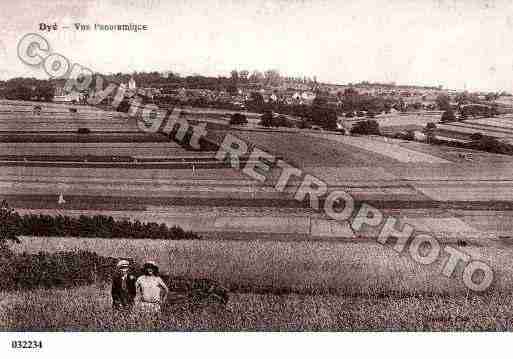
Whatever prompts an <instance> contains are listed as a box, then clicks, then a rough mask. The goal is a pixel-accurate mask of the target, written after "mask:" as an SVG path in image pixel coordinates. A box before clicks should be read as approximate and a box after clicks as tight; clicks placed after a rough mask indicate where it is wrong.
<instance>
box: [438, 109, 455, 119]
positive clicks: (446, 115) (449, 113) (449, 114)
mask: <svg viewBox="0 0 513 359" xmlns="http://www.w3.org/2000/svg"><path fill="white" fill-rule="evenodd" d="M452 121H456V116H454V112H453V111H452V110H451V109H449V110H446V111H444V113H442V118H441V119H440V122H452Z"/></svg>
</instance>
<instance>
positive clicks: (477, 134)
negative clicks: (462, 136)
mask: <svg viewBox="0 0 513 359" xmlns="http://www.w3.org/2000/svg"><path fill="white" fill-rule="evenodd" d="M483 137H484V135H483V134H482V133H481V132H475V133H473V134H471V135H470V139H471V140H472V141H481V140H482V139H483Z"/></svg>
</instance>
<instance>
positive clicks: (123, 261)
mask: <svg viewBox="0 0 513 359" xmlns="http://www.w3.org/2000/svg"><path fill="white" fill-rule="evenodd" d="M116 267H118V268H128V267H130V262H129V261H127V260H126V259H121V260H120V261H119V262H118V264H116Z"/></svg>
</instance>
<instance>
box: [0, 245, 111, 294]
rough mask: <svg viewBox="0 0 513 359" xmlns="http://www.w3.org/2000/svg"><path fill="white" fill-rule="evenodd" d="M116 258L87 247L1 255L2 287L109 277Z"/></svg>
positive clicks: (84, 281)
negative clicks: (76, 249)
mask: <svg viewBox="0 0 513 359" xmlns="http://www.w3.org/2000/svg"><path fill="white" fill-rule="evenodd" d="M115 264H116V259H115V258H110V257H101V256H99V255H97V254H96V253H92V252H88V251H76V252H57V253H46V252H39V253H37V254H27V253H23V254H13V255H11V256H3V257H0V276H1V277H2V281H1V282H0V290H2V291H7V290H20V289H34V288H54V287H56V288H69V287H75V286H81V285H89V284H92V283H95V282H96V281H106V280H108V279H109V278H110V276H111V272H112V268H114V265H115Z"/></svg>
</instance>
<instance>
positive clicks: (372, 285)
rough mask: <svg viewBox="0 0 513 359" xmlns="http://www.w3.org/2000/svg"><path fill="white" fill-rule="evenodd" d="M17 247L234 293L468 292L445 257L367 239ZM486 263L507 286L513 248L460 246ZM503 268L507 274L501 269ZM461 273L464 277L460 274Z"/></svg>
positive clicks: (55, 242)
mask: <svg viewBox="0 0 513 359" xmlns="http://www.w3.org/2000/svg"><path fill="white" fill-rule="evenodd" d="M13 249H14V250H15V251H16V252H24V251H25V252H28V253H37V252H38V251H41V250H45V251H49V252H55V251H68V250H76V249H84V250H90V251H93V252H96V253H98V254H99V255H102V256H113V257H128V258H133V259H134V260H137V261H143V260H145V259H146V258H154V259H155V260H157V261H158V262H159V264H160V266H161V269H162V271H164V272H166V273H169V274H170V275H172V276H184V277H191V278H210V279H213V280H217V281H219V282H220V283H222V284H223V285H225V286H227V287H229V288H231V289H232V290H242V289H244V288H246V289H247V290H251V291H254V292H258V291H260V290H263V289H266V288H267V289H274V290H276V291H280V290H282V291H284V290H289V291H295V292H304V293H308V292H316V291H317V292H325V293H326V292H330V291H331V292H340V293H344V294H345V295H350V294H355V295H358V294H363V293H368V292H372V291H378V292H382V293H390V292H393V291H399V292H402V293H404V294H414V293H422V292H431V293H448V294H451V293H452V294H457V293H460V292H465V287H464V285H463V283H461V281H460V280H457V279H458V276H461V268H460V269H459V270H457V271H456V272H455V274H454V278H447V277H445V276H443V275H440V273H441V269H442V267H443V265H444V264H445V260H446V259H447V257H448V255H447V256H446V257H444V258H443V259H442V260H440V261H437V262H435V263H434V264H433V265H429V266H424V265H421V264H417V263H415V262H414V261H413V260H411V258H409V257H408V255H407V254H405V255H399V254H398V253H396V252H395V251H393V250H392V249H391V248H389V247H384V246H382V245H380V244H378V243H373V242H369V241H363V242H337V241H334V242H332V241H295V242H294V241H287V242H276V241H258V240H253V241H208V240H184V241H182V240H177V241H163V240H143V239H141V240H136V239H126V240H123V239H101V238H100V239H94V238H37V237H23V239H22V243H21V244H19V245H14V246H13ZM460 249H461V250H462V251H464V252H466V253H468V254H471V255H472V256H473V257H474V258H476V259H481V260H484V261H486V262H489V263H490V264H491V265H492V266H493V269H495V270H496V271H497V273H498V275H497V282H496V283H494V288H495V289H501V290H502V289H510V288H511V286H512V285H513V283H512V282H513V276H512V273H511V265H512V260H513V259H512V258H513V257H512V254H513V253H512V249H511V248H509V247H508V246H502V245H495V244H493V243H492V244H489V243H486V245H485V243H483V244H479V245H475V246H466V247H461V248H460ZM504 271H506V274H507V275H506V274H505V273H503V272H504ZM459 278H461V277H459Z"/></svg>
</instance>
